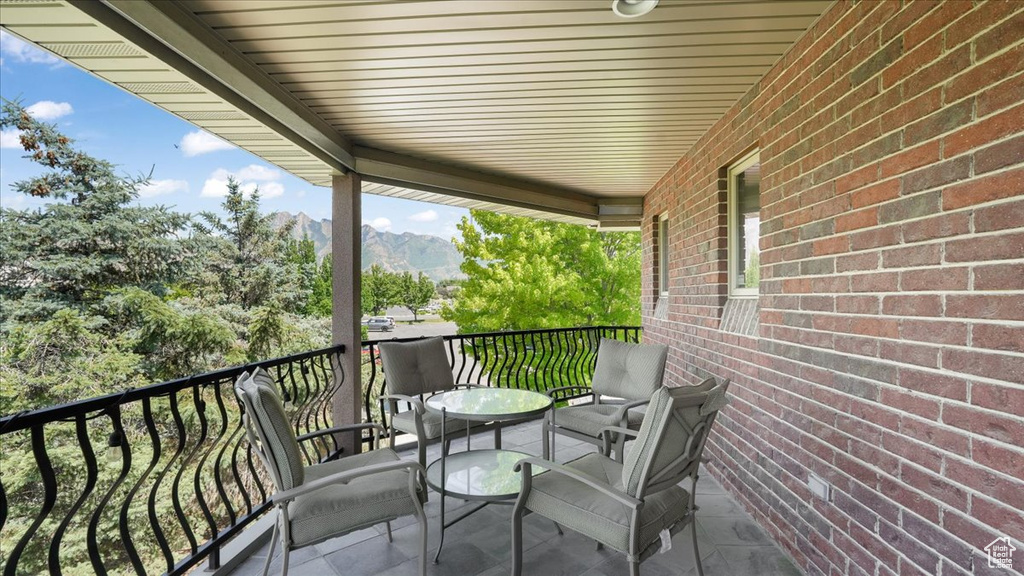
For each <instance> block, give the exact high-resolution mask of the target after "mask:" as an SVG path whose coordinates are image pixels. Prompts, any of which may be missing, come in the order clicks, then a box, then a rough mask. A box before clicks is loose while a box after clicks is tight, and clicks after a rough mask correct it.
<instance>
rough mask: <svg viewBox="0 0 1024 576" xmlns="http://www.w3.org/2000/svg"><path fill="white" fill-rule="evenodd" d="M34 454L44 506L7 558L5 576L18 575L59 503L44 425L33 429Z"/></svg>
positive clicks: (55, 477)
mask: <svg viewBox="0 0 1024 576" xmlns="http://www.w3.org/2000/svg"><path fill="white" fill-rule="evenodd" d="M32 454H33V456H35V460H36V465H37V467H38V469H39V474H40V476H41V477H42V481H43V505H42V506H40V508H39V513H38V514H37V515H36V517H35V520H33V521H32V525H31V526H30V527H29V529H28V530H26V531H25V533H24V535H22V537H21V539H19V540H18V543H17V544H16V545H15V546H14V549H13V550H11V553H10V555H9V556H8V557H7V566H5V567H4V576H15V575H16V574H17V569H18V560H19V559H20V558H21V555H22V553H23V552H24V551H25V548H26V547H27V546H28V543H29V541H30V540H32V538H33V537H34V536H36V530H38V529H39V526H41V525H42V524H43V521H44V520H46V517H47V516H49V515H50V511H51V510H53V505H54V503H56V502H57V476H56V474H54V471H53V465H52V464H51V463H50V456H49V455H48V454H47V453H46V441H45V433H44V432H43V426H42V424H40V425H37V426H33V427H32Z"/></svg>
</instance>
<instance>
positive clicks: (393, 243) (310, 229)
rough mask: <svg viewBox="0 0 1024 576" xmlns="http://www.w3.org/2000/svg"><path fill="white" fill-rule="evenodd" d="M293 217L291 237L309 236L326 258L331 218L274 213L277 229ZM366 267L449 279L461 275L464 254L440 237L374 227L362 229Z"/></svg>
mask: <svg viewBox="0 0 1024 576" xmlns="http://www.w3.org/2000/svg"><path fill="white" fill-rule="evenodd" d="M290 220H294V221H295V226H294V228H292V236H293V237H295V238H298V239H301V238H302V237H303V236H304V235H308V236H309V239H310V240H312V241H313V245H314V246H315V247H316V255H317V257H318V258H323V257H325V256H327V255H329V254H330V253H331V221H330V220H326V219H324V220H320V221H316V220H313V219H312V218H310V217H309V216H307V215H305V214H303V213H302V212H299V213H298V214H297V215H295V216H292V215H291V214H289V213H288V212H277V213H276V214H274V221H273V225H274V228H280V227H282V226H284V225H285V224H286V223H287V222H288V221H290ZM362 244H363V250H362V256H363V270H366V269H368V268H369V267H370V266H372V265H374V264H379V265H381V266H382V267H383V268H384V269H385V270H388V271H390V272H406V271H409V272H412V273H413V274H416V273H417V272H423V273H424V274H426V275H427V276H430V279H431V280H434V281H435V282H436V281H438V280H443V279H447V278H462V277H463V274H462V272H461V271H460V270H459V265H460V264H462V255H461V254H459V251H458V250H456V249H455V246H454V245H453V244H452V243H451V242H449V241H447V240H445V239H443V238H439V237H437V236H429V235H426V234H413V233H412V232H404V233H402V234H395V233H393V232H380V231H378V230H377V229H375V228H373V227H372V226H367V225H365V224H364V225H363V228H362Z"/></svg>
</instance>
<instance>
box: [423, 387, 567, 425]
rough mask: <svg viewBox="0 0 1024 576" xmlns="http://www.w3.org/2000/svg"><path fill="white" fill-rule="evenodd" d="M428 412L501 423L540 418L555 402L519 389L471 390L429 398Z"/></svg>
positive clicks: (462, 418) (538, 394)
mask: <svg viewBox="0 0 1024 576" xmlns="http://www.w3.org/2000/svg"><path fill="white" fill-rule="evenodd" d="M424 404H425V405H426V408H427V410H430V411H432V412H436V413H438V414H440V413H442V411H443V412H445V413H446V415H447V417H448V418H457V419H459V420H477V421H484V422H500V421H503V420H518V419H520V418H529V417H531V416H539V415H540V414H543V413H544V412H547V410H548V408H550V407H551V398H549V397H548V396H546V395H544V394H540V393H537V392H532V391H530V390H517V389H515V388H467V389H465V390H452V391H450V392H445V393H443V394H435V395H434V396H431V397H430V398H427V400H426V402H424Z"/></svg>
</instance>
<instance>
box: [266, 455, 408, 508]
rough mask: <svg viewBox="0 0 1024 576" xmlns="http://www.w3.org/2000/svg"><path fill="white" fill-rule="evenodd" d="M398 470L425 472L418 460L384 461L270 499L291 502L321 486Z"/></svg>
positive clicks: (326, 477)
mask: <svg viewBox="0 0 1024 576" xmlns="http://www.w3.org/2000/svg"><path fill="white" fill-rule="evenodd" d="M398 470H408V471H409V472H410V473H411V474H423V467H422V466H420V465H419V463H418V462H407V461H405V460H399V461H396V462H384V463H382V464H373V465H370V466H364V467H362V468H358V469H356V470H346V471H344V472H338V473H335V474H331V475H330V476H324V477H323V478H318V479H316V480H313V481H312V482H307V483H305V484H303V485H301V486H296V487H294V488H292V489H291V490H285V491H283V492H278V493H277V494H274V495H273V496H271V497H270V501H271V502H273V503H274V504H275V505H276V504H281V503H282V502H290V501H292V500H294V499H296V498H298V497H299V496H302V495H304V494H309V493H310V492H315V491H317V490H320V489H321V488H326V487H327V486H333V485H334V484H348V483H349V482H351V481H353V480H355V479H356V478H362V477H363V476H370V475H373V474H380V473H382V472H394V471H398Z"/></svg>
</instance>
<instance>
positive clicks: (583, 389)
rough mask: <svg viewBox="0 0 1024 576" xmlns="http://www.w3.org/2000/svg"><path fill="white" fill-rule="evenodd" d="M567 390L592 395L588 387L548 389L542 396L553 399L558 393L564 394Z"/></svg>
mask: <svg viewBox="0 0 1024 576" xmlns="http://www.w3.org/2000/svg"><path fill="white" fill-rule="evenodd" d="M569 390H575V391H578V392H584V393H585V394H593V393H594V391H593V390H591V388H590V386H559V387H558V388H549V389H547V390H545V391H544V394H546V395H547V396H548V398H554V397H555V395H556V394H558V393H560V392H566V391H569Z"/></svg>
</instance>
